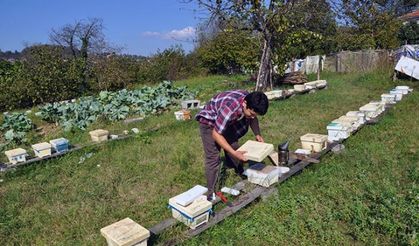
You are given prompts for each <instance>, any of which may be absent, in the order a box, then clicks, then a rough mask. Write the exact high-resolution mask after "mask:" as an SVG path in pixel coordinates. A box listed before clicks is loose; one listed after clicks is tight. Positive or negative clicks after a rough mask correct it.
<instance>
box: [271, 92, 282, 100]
mask: <svg viewBox="0 0 419 246" xmlns="http://www.w3.org/2000/svg"><path fill="white" fill-rule="evenodd" d="M271 92H272V93H273V95H274V98H276V99H278V98H281V97H282V95H283V93H284V91H283V90H273V91H271Z"/></svg>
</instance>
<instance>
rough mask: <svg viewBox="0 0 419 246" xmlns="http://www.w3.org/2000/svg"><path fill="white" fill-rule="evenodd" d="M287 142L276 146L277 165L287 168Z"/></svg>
mask: <svg viewBox="0 0 419 246" xmlns="http://www.w3.org/2000/svg"><path fill="white" fill-rule="evenodd" d="M288 145H289V141H286V142H283V143H281V144H279V145H278V164H279V165H280V166H287V165H288V159H289V150H288Z"/></svg>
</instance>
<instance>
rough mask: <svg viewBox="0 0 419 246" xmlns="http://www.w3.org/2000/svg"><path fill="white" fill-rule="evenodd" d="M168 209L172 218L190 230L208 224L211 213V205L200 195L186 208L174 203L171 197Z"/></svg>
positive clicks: (174, 198)
mask: <svg viewBox="0 0 419 246" xmlns="http://www.w3.org/2000/svg"><path fill="white" fill-rule="evenodd" d="M169 208H170V209H171V210H172V216H173V218H175V219H176V220H178V221H180V222H182V223H184V224H185V225H186V226H189V227H190V228H191V229H195V228H196V227H198V226H200V225H202V224H205V223H207V222H208V219H209V215H210V213H211V211H212V203H211V202H210V201H207V197H206V196H204V195H202V196H200V197H198V198H197V199H195V200H194V201H193V202H192V203H191V204H189V205H188V206H181V205H179V204H178V203H176V197H172V198H170V199H169Z"/></svg>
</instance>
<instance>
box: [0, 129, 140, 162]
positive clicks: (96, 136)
mask: <svg viewBox="0 0 419 246" xmlns="http://www.w3.org/2000/svg"><path fill="white" fill-rule="evenodd" d="M131 130H132V131H133V132H134V133H138V132H139V130H138V129H137V128H133V129H131ZM124 134H128V131H127V130H125V131H124ZM89 135H90V137H91V139H92V141H93V142H103V141H106V140H108V139H109V138H111V139H117V138H118V135H112V134H111V135H110V134H109V131H107V130H103V129H97V130H94V131H90V132H89ZM31 147H32V150H33V152H34V154H35V157H38V158H44V157H48V156H51V155H52V154H53V153H63V152H66V151H68V150H69V141H68V140H67V139H65V138H58V139H53V140H51V141H49V143H48V142H42V143H37V144H34V145H32V146H31ZM4 153H5V154H6V156H7V158H8V159H9V163H10V164H16V163H19V162H26V158H27V157H28V156H29V154H28V152H27V151H26V150H25V149H23V148H17V149H12V150H8V151H5V152H4Z"/></svg>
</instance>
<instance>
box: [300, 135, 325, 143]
mask: <svg viewBox="0 0 419 246" xmlns="http://www.w3.org/2000/svg"><path fill="white" fill-rule="evenodd" d="M300 140H301V141H306V142H315V143H323V142H325V141H327V135H321V134H315V133H307V134H305V135H303V136H301V137H300Z"/></svg>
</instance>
